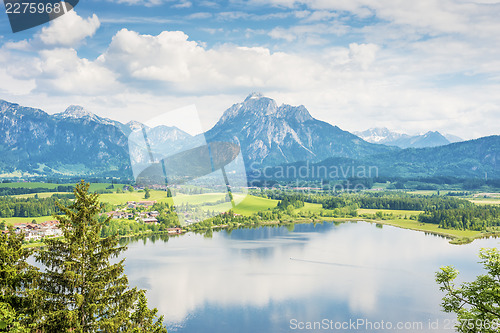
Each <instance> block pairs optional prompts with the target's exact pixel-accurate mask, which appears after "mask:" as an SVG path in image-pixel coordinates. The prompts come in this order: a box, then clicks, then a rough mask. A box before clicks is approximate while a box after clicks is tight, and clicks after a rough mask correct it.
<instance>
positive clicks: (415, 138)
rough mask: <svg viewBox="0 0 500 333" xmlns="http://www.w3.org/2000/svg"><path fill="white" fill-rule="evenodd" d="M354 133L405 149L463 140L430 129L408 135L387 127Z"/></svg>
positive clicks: (369, 139) (374, 141)
mask: <svg viewBox="0 0 500 333" xmlns="http://www.w3.org/2000/svg"><path fill="white" fill-rule="evenodd" d="M354 134H356V135H357V136H359V137H360V138H362V139H363V140H365V141H367V142H371V143H379V144H384V145H388V146H396V147H399V148H403V149H404V148H427V147H438V146H444V145H447V144H450V143H455V142H460V141H463V140H462V139H461V138H459V137H457V136H455V135H451V134H444V135H443V134H441V133H439V132H437V131H429V132H427V133H425V134H419V135H408V134H404V133H398V132H394V131H391V130H389V129H387V128H385V127H375V128H370V129H367V130H366V131H362V132H354Z"/></svg>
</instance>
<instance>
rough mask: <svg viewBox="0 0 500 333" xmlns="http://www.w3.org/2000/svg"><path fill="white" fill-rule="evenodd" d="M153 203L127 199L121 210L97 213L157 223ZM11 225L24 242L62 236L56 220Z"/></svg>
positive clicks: (176, 231) (174, 230) (176, 230)
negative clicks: (22, 237)
mask: <svg viewBox="0 0 500 333" xmlns="http://www.w3.org/2000/svg"><path fill="white" fill-rule="evenodd" d="M155 203H156V200H154V201H128V202H127V204H126V205H125V207H124V208H123V209H122V210H114V211H110V212H105V213H100V214H99V215H100V216H101V215H106V216H108V217H111V218H112V219H127V220H135V221H136V222H138V223H145V224H158V219H157V217H158V216H159V215H160V213H159V212H158V211H155V210H149V209H150V208H151V207H152V206H153V205H154V204H155ZM132 211H133V212H132ZM13 227H14V231H15V233H16V234H19V233H24V237H25V238H24V240H25V241H26V242H36V241H40V240H42V239H44V238H47V237H60V236H62V230H61V229H60V228H59V221H57V220H50V221H44V222H40V223H36V221H35V220H34V221H33V222H31V223H18V224H14V226H13ZM166 231H167V233H168V234H170V235H175V234H181V233H183V232H184V231H183V229H182V228H167V229H166ZM4 232H7V231H4Z"/></svg>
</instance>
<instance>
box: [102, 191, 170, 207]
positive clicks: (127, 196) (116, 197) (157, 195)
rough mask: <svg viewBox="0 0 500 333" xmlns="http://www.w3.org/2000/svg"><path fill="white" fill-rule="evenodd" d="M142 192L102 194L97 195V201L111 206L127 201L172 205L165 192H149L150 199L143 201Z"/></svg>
mask: <svg viewBox="0 0 500 333" xmlns="http://www.w3.org/2000/svg"><path fill="white" fill-rule="evenodd" d="M144 194H145V193H144V192H137V191H134V192H128V191H126V192H124V193H104V194H100V195H99V199H100V200H101V201H102V202H106V203H109V204H112V205H123V204H126V203H127V201H145V200H147V201H154V200H156V201H158V202H168V203H169V204H172V202H173V201H172V198H167V192H165V191H155V190H151V191H150V194H151V197H150V198H149V199H144Z"/></svg>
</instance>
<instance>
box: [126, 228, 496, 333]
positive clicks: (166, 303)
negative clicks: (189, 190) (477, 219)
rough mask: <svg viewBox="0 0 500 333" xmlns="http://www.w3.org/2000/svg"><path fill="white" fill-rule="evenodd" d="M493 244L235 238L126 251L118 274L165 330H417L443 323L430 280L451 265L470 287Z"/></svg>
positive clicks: (402, 236) (269, 232)
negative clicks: (320, 324) (374, 323)
mask: <svg viewBox="0 0 500 333" xmlns="http://www.w3.org/2000/svg"><path fill="white" fill-rule="evenodd" d="M167 241H168V243H167ZM497 244H498V241H496V240H479V241H475V242H474V243H472V244H469V245H462V246H456V245H450V244H448V241H447V240H446V239H442V238H437V237H432V236H431V237H429V236H426V235H425V234H423V233H418V232H414V231H409V230H403V229H398V228H394V227H389V226H384V227H383V229H380V228H377V227H376V226H375V225H371V224H368V223H346V224H340V225H334V224H331V223H323V224H316V225H313V224H298V225H295V226H294V229H290V228H287V227H286V226H277V227H260V228H257V229H235V230H232V231H231V232H226V231H220V232H213V233H211V234H210V235H209V237H208V236H207V235H206V234H201V235H197V234H187V235H184V236H181V237H176V238H170V239H168V238H161V237H159V238H157V239H156V241H152V240H147V241H145V242H144V241H136V242H131V243H130V244H129V250H128V251H127V252H126V253H125V256H126V257H127V260H126V274H127V275H128V276H129V280H130V282H131V284H133V285H137V286H139V287H141V288H146V289H148V299H149V302H150V305H152V306H156V307H158V309H159V311H160V313H161V314H164V315H165V318H166V319H167V323H168V325H169V328H170V331H179V332H231V333H232V332H235V331H238V332H289V331H292V330H291V329H290V325H289V321H290V319H293V318H296V319H297V320H302V321H315V320H318V321H319V320H322V319H324V318H328V319H331V320H349V319H356V318H367V319H370V320H385V321H388V320H392V321H394V322H396V321H416V320H418V321H422V322H424V321H425V322H426V323H427V322H428V320H429V319H432V320H435V319H441V320H442V319H444V318H450V316H449V315H445V314H443V313H441V312H440V308H439V304H440V298H441V294H440V292H439V290H438V287H437V285H436V284H435V282H434V272H435V271H436V270H437V269H438V268H439V267H440V266H443V265H448V264H453V265H455V266H456V267H457V268H458V269H459V270H460V271H461V272H463V274H462V275H463V278H464V279H467V280H470V279H472V278H473V277H474V276H475V275H477V274H478V273H479V272H480V265H479V264H477V261H478V258H477V254H478V251H479V248H480V247H486V246H497Z"/></svg>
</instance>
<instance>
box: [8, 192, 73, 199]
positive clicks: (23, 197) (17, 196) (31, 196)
mask: <svg viewBox="0 0 500 333" xmlns="http://www.w3.org/2000/svg"><path fill="white" fill-rule="evenodd" d="M37 194H38V198H40V199H42V198H49V197H51V196H52V195H53V194H68V192H43V193H30V194H18V195H13V196H12V197H14V198H22V199H26V198H33V197H34V196H35V195H37Z"/></svg>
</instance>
